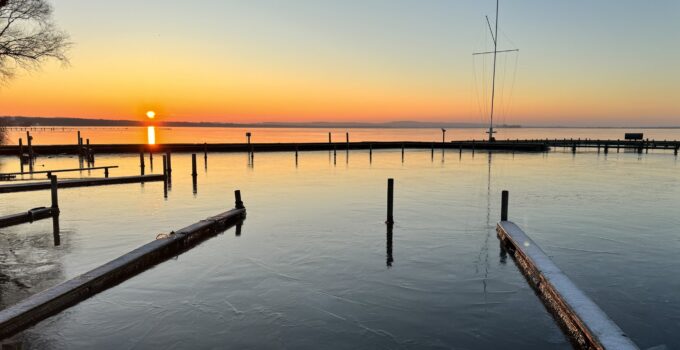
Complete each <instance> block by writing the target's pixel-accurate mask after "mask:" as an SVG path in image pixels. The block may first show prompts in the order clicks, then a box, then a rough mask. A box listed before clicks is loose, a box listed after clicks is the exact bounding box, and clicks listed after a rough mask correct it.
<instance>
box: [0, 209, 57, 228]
mask: <svg viewBox="0 0 680 350" xmlns="http://www.w3.org/2000/svg"><path fill="white" fill-rule="evenodd" d="M54 215H59V208H35V209H31V210H29V211H27V212H25V213H19V214H12V215H6V216H2V217H0V228H5V227H10V226H14V225H19V224H25V223H27V222H33V221H38V220H42V219H47V218H51V217H52V216H54Z"/></svg>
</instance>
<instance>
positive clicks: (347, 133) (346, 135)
mask: <svg viewBox="0 0 680 350" xmlns="http://www.w3.org/2000/svg"><path fill="white" fill-rule="evenodd" d="M345 137H346V139H347V150H348V151H349V132H346V133H345Z"/></svg>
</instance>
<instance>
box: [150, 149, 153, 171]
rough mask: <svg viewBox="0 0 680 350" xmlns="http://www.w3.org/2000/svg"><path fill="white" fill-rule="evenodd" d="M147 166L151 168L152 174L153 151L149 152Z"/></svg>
mask: <svg viewBox="0 0 680 350" xmlns="http://www.w3.org/2000/svg"><path fill="white" fill-rule="evenodd" d="M149 166H150V167H151V172H153V151H151V150H149Z"/></svg>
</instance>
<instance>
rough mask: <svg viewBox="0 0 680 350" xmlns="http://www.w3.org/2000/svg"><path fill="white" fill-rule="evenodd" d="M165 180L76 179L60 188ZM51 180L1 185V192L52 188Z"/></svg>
mask: <svg viewBox="0 0 680 350" xmlns="http://www.w3.org/2000/svg"><path fill="white" fill-rule="evenodd" d="M156 181H165V175H163V174H158V175H141V176H121V177H108V178H92V179H75V180H62V181H59V185H58V186H59V188H71V187H87V186H105V185H118V184H129V183H142V182H156ZM51 186H52V185H51V183H50V182H49V181H45V182H25V183H19V184H10V185H0V193H10V192H26V191H40V190H47V189H50V188H51Z"/></svg>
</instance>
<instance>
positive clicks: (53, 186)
mask: <svg viewBox="0 0 680 350" xmlns="http://www.w3.org/2000/svg"><path fill="white" fill-rule="evenodd" d="M50 184H51V190H52V209H58V208H59V197H58V196H57V185H58V183H57V175H51V176H50Z"/></svg>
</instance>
